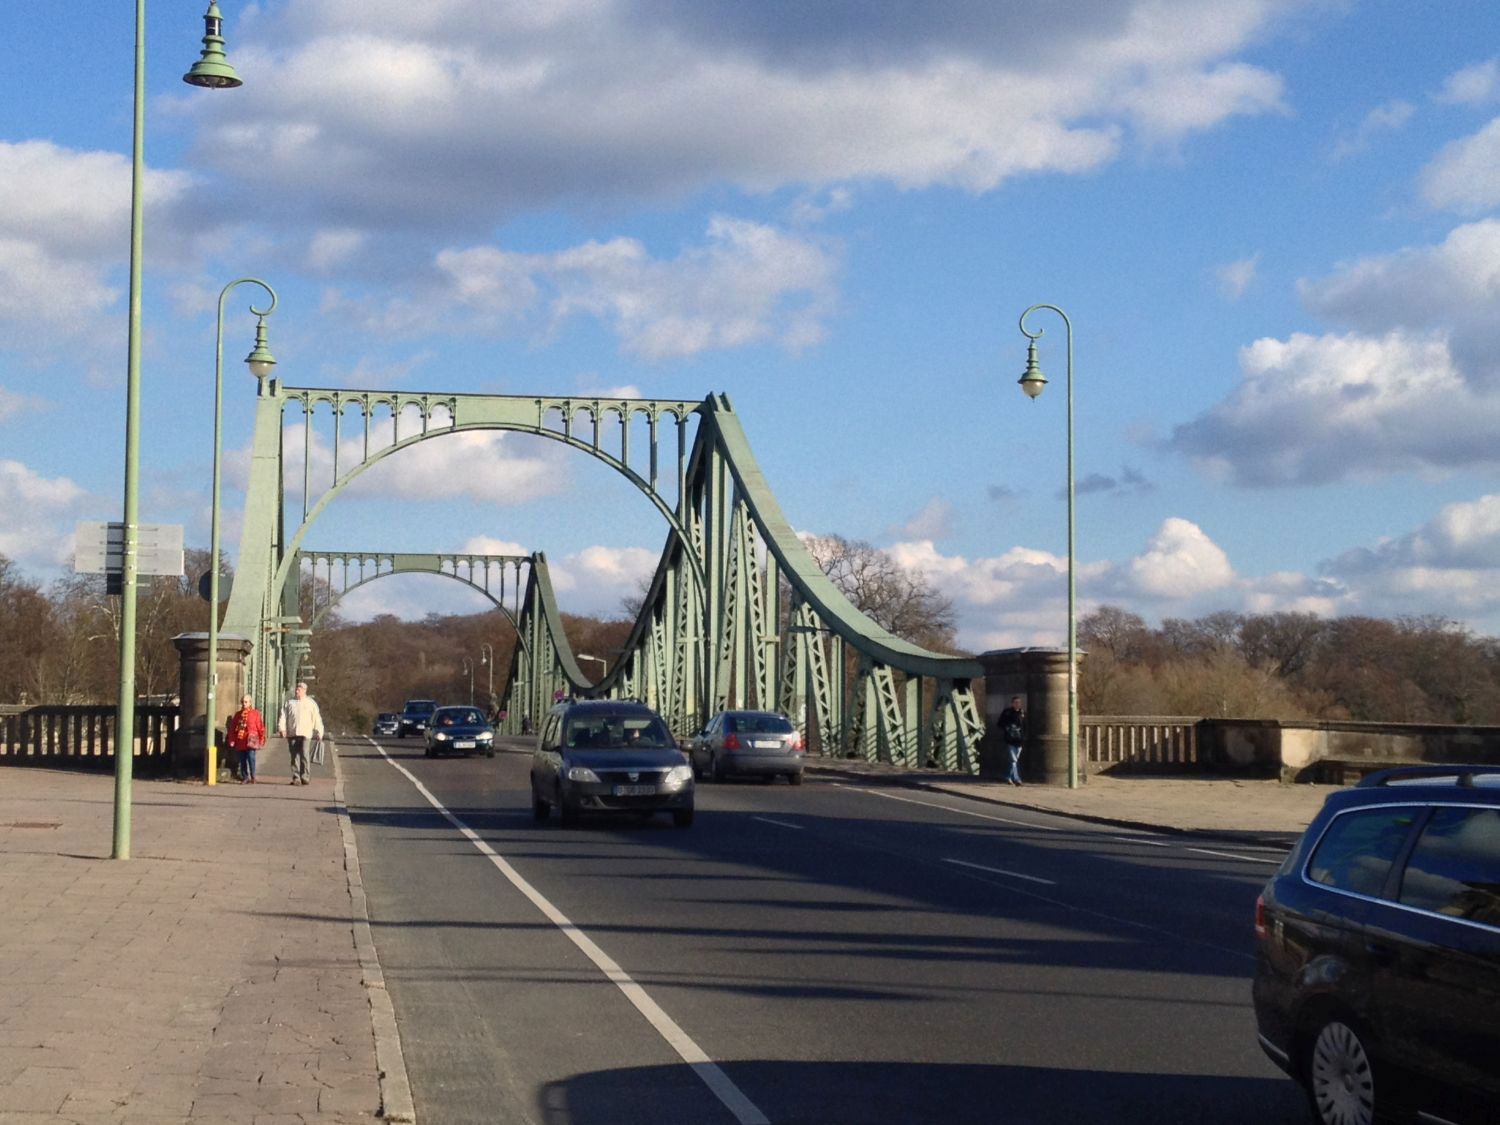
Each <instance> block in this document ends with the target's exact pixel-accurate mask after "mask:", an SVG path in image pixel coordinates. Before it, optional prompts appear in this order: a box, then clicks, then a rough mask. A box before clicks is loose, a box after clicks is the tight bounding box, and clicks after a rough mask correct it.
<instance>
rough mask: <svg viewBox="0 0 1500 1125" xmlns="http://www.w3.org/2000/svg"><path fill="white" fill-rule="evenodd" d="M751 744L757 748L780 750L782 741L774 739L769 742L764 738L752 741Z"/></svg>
mask: <svg viewBox="0 0 1500 1125" xmlns="http://www.w3.org/2000/svg"><path fill="white" fill-rule="evenodd" d="M750 745H751V746H754V747H755V748H756V749H757V750H780V749H781V743H780V742H777V741H775V740H774V739H773V740H772V741H770V742H767V741H765V740H762V741H760V742H752V743H751V744H750Z"/></svg>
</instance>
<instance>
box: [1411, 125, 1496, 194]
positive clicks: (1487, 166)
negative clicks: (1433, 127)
mask: <svg viewBox="0 0 1500 1125" xmlns="http://www.w3.org/2000/svg"><path fill="white" fill-rule="evenodd" d="M1421 181H1422V195H1423V198H1425V199H1426V200H1427V202H1428V203H1429V204H1431V205H1432V206H1433V207H1439V208H1443V209H1446V210H1451V211H1457V212H1458V213H1460V214H1464V215H1472V214H1476V213H1478V212H1481V211H1487V210H1489V209H1490V208H1492V207H1494V206H1495V204H1496V203H1500V117H1497V118H1495V119H1494V120H1493V121H1491V122H1490V123H1489V124H1488V125H1486V126H1485V127H1484V128H1483V129H1481V130H1479V132H1477V133H1475V134H1473V135H1472V136H1468V137H1461V138H1460V139H1458V140H1456V141H1449V142H1448V143H1447V144H1445V145H1444V146H1443V147H1442V148H1441V149H1439V150H1438V154H1437V155H1436V156H1435V157H1433V159H1432V162H1431V163H1430V164H1428V165H1427V167H1426V168H1424V169H1422V177H1421Z"/></svg>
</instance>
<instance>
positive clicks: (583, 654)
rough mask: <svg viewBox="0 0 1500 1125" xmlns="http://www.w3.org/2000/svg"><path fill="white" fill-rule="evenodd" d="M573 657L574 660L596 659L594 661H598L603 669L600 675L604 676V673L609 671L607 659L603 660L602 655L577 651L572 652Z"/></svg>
mask: <svg viewBox="0 0 1500 1125" xmlns="http://www.w3.org/2000/svg"><path fill="white" fill-rule="evenodd" d="M573 658H574V659H575V660H596V661H598V662H599V664H600V665H601V666H602V667H603V669H604V671H603V672H601V673H600V676H601V677H602V676H604V675H605V674H606V673H608V672H609V661H608V660H605V659H604V657H602V656H590V655H589V654H588V653H586V652H578V653H574V654H573Z"/></svg>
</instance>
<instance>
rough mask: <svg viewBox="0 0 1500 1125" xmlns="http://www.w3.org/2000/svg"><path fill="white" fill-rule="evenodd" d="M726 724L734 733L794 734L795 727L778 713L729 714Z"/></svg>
mask: <svg viewBox="0 0 1500 1125" xmlns="http://www.w3.org/2000/svg"><path fill="white" fill-rule="evenodd" d="M726 726H727V727H728V729H729V730H730V731H732V732H734V733H736V734H794V733H796V729H797V728H796V727H794V726H792V721H791V720H790V719H784V718H782V717H781V716H780V715H731V716H729V721H728V722H727V724H726Z"/></svg>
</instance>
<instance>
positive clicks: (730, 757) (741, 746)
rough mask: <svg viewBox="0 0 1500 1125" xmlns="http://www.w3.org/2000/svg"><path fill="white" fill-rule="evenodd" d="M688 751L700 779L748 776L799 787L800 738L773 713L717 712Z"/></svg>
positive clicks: (800, 764) (800, 777) (790, 722)
mask: <svg viewBox="0 0 1500 1125" xmlns="http://www.w3.org/2000/svg"><path fill="white" fill-rule="evenodd" d="M688 752H689V754H690V755H691V757H692V760H693V770H694V772H695V773H696V774H697V775H698V776H699V777H707V778H711V779H712V780H714V781H723V780H724V779H725V778H726V777H728V776H730V775H731V774H740V775H745V774H749V775H754V776H756V777H761V778H764V779H765V780H767V781H772V780H775V779H776V778H777V777H785V778H786V779H787V781H789V782H791V783H792V784H793V785H801V784H802V736H801V735H800V734H798V733H797V727H796V725H795V724H794V723H793V722H792V720H790V719H788V718H787V717H786V716H785V715H778V714H777V713H776V712H774V711H720V712H719V713H718V714H717V715H715V716H714V717H713V718H712V719H710V720H709V721H708V725H707V726H706V727H704V728H703V729H702V730H701V731H699V732H698V733H697V734H696V735H694V736H693V738H692V739H691V740H690V741H689V743H688Z"/></svg>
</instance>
